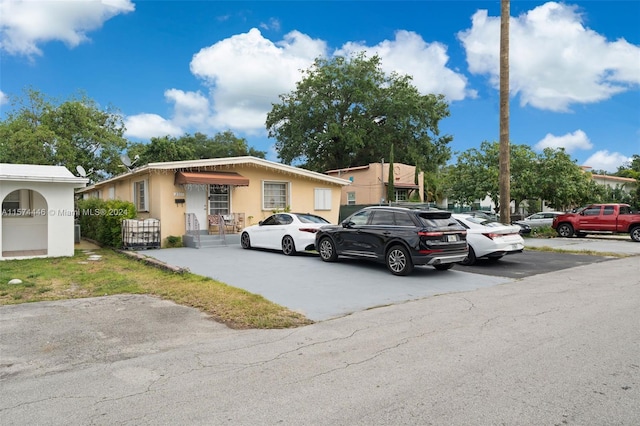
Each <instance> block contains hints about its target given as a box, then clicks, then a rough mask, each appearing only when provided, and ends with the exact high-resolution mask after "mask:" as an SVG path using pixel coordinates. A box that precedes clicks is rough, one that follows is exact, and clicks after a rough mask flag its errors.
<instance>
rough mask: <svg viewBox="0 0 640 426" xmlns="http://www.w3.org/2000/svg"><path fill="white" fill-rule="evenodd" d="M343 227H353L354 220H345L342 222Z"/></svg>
mask: <svg viewBox="0 0 640 426" xmlns="http://www.w3.org/2000/svg"><path fill="white" fill-rule="evenodd" d="M342 227H343V228H352V227H353V222H349V221H346V220H345V221H344V222H342Z"/></svg>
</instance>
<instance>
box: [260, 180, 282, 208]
mask: <svg viewBox="0 0 640 426" xmlns="http://www.w3.org/2000/svg"><path fill="white" fill-rule="evenodd" d="M288 200H289V184H288V182H268V181H263V182H262V209H263V210H284V209H286V208H287V206H288V204H289V203H288Z"/></svg>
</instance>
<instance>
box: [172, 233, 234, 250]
mask: <svg viewBox="0 0 640 426" xmlns="http://www.w3.org/2000/svg"><path fill="white" fill-rule="evenodd" d="M182 243H183V245H184V246H185V247H191V248H198V240H197V238H196V237H195V236H194V235H183V236H182ZM231 244H240V234H227V235H225V236H224V238H223V237H221V236H220V235H208V234H204V235H200V248H211V247H224V246H228V245H231Z"/></svg>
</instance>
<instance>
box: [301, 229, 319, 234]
mask: <svg viewBox="0 0 640 426" xmlns="http://www.w3.org/2000/svg"><path fill="white" fill-rule="evenodd" d="M298 231H300V232H311V233H312V234H315V233H316V232H318V228H298Z"/></svg>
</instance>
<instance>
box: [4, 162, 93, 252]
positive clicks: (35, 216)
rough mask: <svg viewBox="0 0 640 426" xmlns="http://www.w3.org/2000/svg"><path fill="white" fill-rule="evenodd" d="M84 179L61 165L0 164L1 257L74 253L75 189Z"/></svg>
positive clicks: (84, 181)
mask: <svg viewBox="0 0 640 426" xmlns="http://www.w3.org/2000/svg"><path fill="white" fill-rule="evenodd" d="M87 182H88V180H87V179H85V178H79V177H76V176H74V175H73V174H71V172H70V171H69V170H67V169H66V168H65V167H62V166H45V165H35V164H0V201H1V202H2V217H1V218H0V260H3V259H18V258H30V257H57V256H73V254H74V236H75V227H74V217H75V208H74V192H75V189H76V188H81V187H84V186H85V185H86V184H87Z"/></svg>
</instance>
